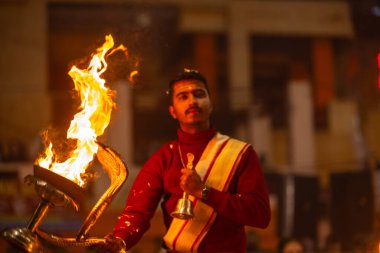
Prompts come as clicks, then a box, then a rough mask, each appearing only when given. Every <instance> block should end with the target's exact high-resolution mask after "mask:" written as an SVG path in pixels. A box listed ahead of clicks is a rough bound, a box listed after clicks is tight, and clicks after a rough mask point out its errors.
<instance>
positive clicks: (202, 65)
mask: <svg viewBox="0 0 380 253" xmlns="http://www.w3.org/2000/svg"><path fill="white" fill-rule="evenodd" d="M216 56H217V52H216V41H215V35H213V34H197V35H195V36H194V58H195V66H197V68H198V70H199V71H200V72H201V73H203V74H204V75H205V76H206V78H207V82H208V86H209V89H210V92H211V98H212V100H213V102H214V104H217V103H218V88H217V73H218V71H217V59H216Z"/></svg>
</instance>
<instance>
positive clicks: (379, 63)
mask: <svg viewBox="0 0 380 253" xmlns="http://www.w3.org/2000/svg"><path fill="white" fill-rule="evenodd" d="M377 70H378V84H377V85H378V88H379V89H380V53H378V54H377ZM379 247H380V246H379ZM379 253H380V250H379Z"/></svg>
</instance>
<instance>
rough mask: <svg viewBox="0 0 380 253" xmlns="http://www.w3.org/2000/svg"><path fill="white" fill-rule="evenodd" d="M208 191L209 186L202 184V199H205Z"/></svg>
mask: <svg viewBox="0 0 380 253" xmlns="http://www.w3.org/2000/svg"><path fill="white" fill-rule="evenodd" d="M209 192H210V187H208V186H207V185H204V186H203V188H202V200H206V199H207V196H208V194H209Z"/></svg>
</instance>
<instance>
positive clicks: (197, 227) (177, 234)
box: [164, 133, 249, 252]
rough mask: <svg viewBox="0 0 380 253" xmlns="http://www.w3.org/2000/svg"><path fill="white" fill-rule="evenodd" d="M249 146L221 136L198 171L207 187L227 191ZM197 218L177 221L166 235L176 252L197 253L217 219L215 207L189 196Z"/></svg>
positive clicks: (197, 168)
mask: <svg viewBox="0 0 380 253" xmlns="http://www.w3.org/2000/svg"><path fill="white" fill-rule="evenodd" d="M248 146H249V145H248V144H247V143H244V142H241V141H239V140H235V139H231V138H229V137H228V136H226V135H222V134H219V133H217V134H216V135H215V137H214V138H213V139H212V140H210V142H209V143H208V144H207V147H206V149H205V150H204V152H203V154H202V156H201V158H200V160H199V162H198V163H197V165H196V167H195V170H196V171H197V173H198V174H199V175H200V176H201V178H202V180H203V181H204V182H205V184H206V185H207V186H210V187H212V188H214V189H216V190H219V191H227V189H228V186H229V184H230V182H231V179H232V177H233V175H234V173H235V170H236V167H237V165H238V164H239V161H240V159H241V156H242V154H243V153H244V151H245V150H246V148H247V147H248ZM189 198H190V200H191V201H192V202H193V212H194V218H193V219H191V220H181V219H177V218H173V221H172V223H171V225H170V227H169V230H168V231H167V233H166V235H165V236H164V241H165V243H166V245H167V246H168V247H169V248H170V249H172V250H173V251H176V252H197V248H198V246H199V244H200V243H201V241H202V239H203V238H204V236H205V235H206V234H207V232H208V231H209V229H210V227H211V225H212V224H213V222H214V220H215V218H216V215H217V214H216V212H215V211H214V209H213V208H211V207H210V206H208V205H206V204H205V203H203V202H202V201H199V200H198V199H197V198H195V197H194V196H192V195H189Z"/></svg>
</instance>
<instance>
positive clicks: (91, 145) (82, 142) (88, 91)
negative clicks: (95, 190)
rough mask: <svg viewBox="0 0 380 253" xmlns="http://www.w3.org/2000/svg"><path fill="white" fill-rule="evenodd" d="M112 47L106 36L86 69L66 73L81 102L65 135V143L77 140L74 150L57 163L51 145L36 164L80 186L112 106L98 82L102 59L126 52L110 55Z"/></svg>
mask: <svg viewBox="0 0 380 253" xmlns="http://www.w3.org/2000/svg"><path fill="white" fill-rule="evenodd" d="M113 46H114V40H113V38H112V36H111V35H108V36H106V41H105V42H104V44H103V45H102V46H101V47H99V48H98V49H97V50H96V53H94V55H93V56H92V60H91V62H90V64H89V66H88V68H87V69H79V68H77V67H76V66H73V67H72V68H71V70H70V71H69V75H70V76H71V78H72V79H73V81H74V85H75V90H76V91H77V92H78V93H79V96H80V99H81V105H80V109H81V111H79V112H78V113H77V114H75V116H74V119H73V120H72V121H71V124H70V127H69V129H68V131H67V139H74V140H76V147H75V149H74V150H73V151H72V152H71V153H70V154H69V155H68V156H66V157H69V158H68V159H67V160H65V161H56V160H57V158H56V157H57V155H56V154H55V153H54V151H55V150H54V149H53V144H52V143H51V142H50V144H49V146H48V147H47V148H46V150H45V152H44V155H43V157H41V158H40V159H38V160H37V164H38V165H39V166H40V167H43V168H46V169H49V170H52V171H53V172H55V173H57V174H60V175H61V176H63V177H65V178H67V179H70V180H71V181H73V182H75V183H77V184H78V185H79V186H84V185H85V183H86V182H85V180H84V179H83V178H82V177H81V174H84V173H85V172H86V169H87V167H88V165H89V163H90V162H91V161H92V160H93V158H94V155H95V154H96V152H97V151H98V145H97V144H96V139H97V137H98V136H100V135H102V134H103V133H104V130H105V129H106V127H107V126H108V124H109V122H110V119H111V112H112V109H113V107H114V106H115V104H114V101H113V94H114V92H113V91H111V90H110V89H108V88H107V87H106V86H105V80H104V79H102V78H101V75H102V74H103V73H104V72H105V71H106V69H107V63H106V61H105V57H106V56H107V55H109V54H111V53H113V52H114V50H118V49H120V50H125V48H124V47H123V46H120V47H118V48H116V49H114V50H112V51H111V52H109V50H110V49H111V48H113Z"/></svg>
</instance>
